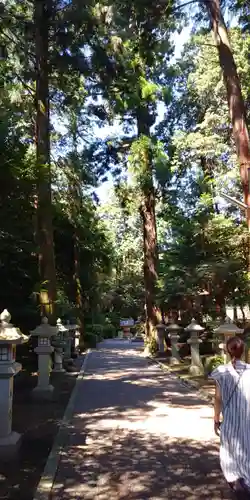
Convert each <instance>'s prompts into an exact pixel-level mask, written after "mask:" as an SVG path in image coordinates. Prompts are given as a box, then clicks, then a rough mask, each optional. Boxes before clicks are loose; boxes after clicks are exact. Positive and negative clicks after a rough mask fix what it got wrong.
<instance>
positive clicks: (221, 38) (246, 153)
mask: <svg viewBox="0 0 250 500" xmlns="http://www.w3.org/2000/svg"><path fill="white" fill-rule="evenodd" d="M204 2H205V4H206V6H207V10H208V13H209V17H210V21H211V25H212V29H213V34H214V39H215V43H216V46H217V49H218V54H219V61H220V66H221V69H222V73H223V78H224V82H225V86H226V90H227V100H228V106H229V113H230V118H231V122H232V126H233V135H234V140H235V144H236V150H237V156H238V160H239V164H240V176H241V182H242V188H243V193H244V202H245V204H246V205H247V206H248V209H247V211H246V212H247V213H246V219H247V227H248V231H249V233H250V193H249V168H250V143H249V133H248V128H247V121H246V112H245V104H244V100H243V97H242V92H241V84H240V79H239V76H238V73H237V68H236V64H235V61H234V56H233V53H232V49H231V45H230V41H229V37H228V32H227V28H226V25H225V21H224V19H223V16H222V12H221V8H220V0H204ZM248 272H250V245H249V242H248Z"/></svg>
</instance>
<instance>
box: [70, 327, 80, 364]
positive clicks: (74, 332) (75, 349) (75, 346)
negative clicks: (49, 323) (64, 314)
mask: <svg viewBox="0 0 250 500" xmlns="http://www.w3.org/2000/svg"><path fill="white" fill-rule="evenodd" d="M67 327H68V328H69V335H70V336H71V351H72V355H73V356H74V357H77V356H78V355H79V343H80V336H81V333H80V326H79V325H78V324H73V323H72V324H71V323H70V321H67Z"/></svg>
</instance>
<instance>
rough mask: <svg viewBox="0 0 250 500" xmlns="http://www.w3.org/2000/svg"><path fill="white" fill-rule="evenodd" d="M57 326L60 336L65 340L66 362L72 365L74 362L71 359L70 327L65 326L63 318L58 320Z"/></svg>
mask: <svg viewBox="0 0 250 500" xmlns="http://www.w3.org/2000/svg"><path fill="white" fill-rule="evenodd" d="M56 324H57V328H58V332H59V335H60V336H61V337H62V339H63V340H64V362H65V363H72V362H73V360H72V358H71V335H70V333H69V326H68V325H67V326H65V325H63V323H62V320H61V318H58V320H57V322H56Z"/></svg>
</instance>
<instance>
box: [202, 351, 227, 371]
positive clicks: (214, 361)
mask: <svg viewBox="0 0 250 500" xmlns="http://www.w3.org/2000/svg"><path fill="white" fill-rule="evenodd" d="M223 363H224V359H223V357H222V356H218V355H216V356H210V357H209V358H206V360H205V363H204V370H205V374H206V375H210V373H211V372H212V371H213V370H214V369H215V368H217V367H218V366H220V365H223Z"/></svg>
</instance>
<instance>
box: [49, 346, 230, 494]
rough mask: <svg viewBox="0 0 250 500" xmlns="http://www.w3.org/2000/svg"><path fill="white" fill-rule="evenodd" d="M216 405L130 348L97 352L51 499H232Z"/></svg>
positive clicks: (82, 388)
mask: <svg viewBox="0 0 250 500" xmlns="http://www.w3.org/2000/svg"><path fill="white" fill-rule="evenodd" d="M230 498H231V497H230V494H229V492H228V490H227V487H226V485H225V483H224V480H223V478H222V476H221V473H220V468H219V462H218V439H217V438H215V437H214V435H213V420H212V408H211V407H209V405H208V403H207V402H205V401H202V399H200V397H198V396H197V394H196V393H195V392H194V391H192V390H189V389H188V388H187V387H185V386H184V385H183V384H182V383H181V382H180V381H179V380H178V379H177V378H175V377H174V376H172V375H170V374H167V373H165V372H162V371H161V369H160V368H159V367H158V366H155V365H153V364H151V363H149V362H148V361H147V360H146V359H145V358H143V357H142V355H141V352H140V351H139V350H138V349H136V347H135V346H134V345H133V344H132V345H131V346H130V345H129V344H128V343H126V342H124V343H123V342H122V341H118V342H108V341H106V342H105V343H103V344H102V345H101V348H100V350H98V351H95V352H93V353H92V354H91V355H90V357H89V361H88V365H87V372H86V376H85V377H84V379H83V380H82V382H81V384H80V389H79V392H78V397H77V402H76V406H75V413H74V419H73V425H72V429H71V432H70V437H69V442H68V444H67V446H66V448H65V449H64V452H63V453H62V457H61V461H60V465H59V469H58V472H57V475H56V479H55V483H54V487H53V491H52V496H51V500H73V499H79V500H80V499H84V500H125V499H126V500H149V499H150V500H163V499H173V500H182V499H186V500H193V499H204V500H205V499H207V500H208V499H209V500H212V499H227V500H229V499H230Z"/></svg>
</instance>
